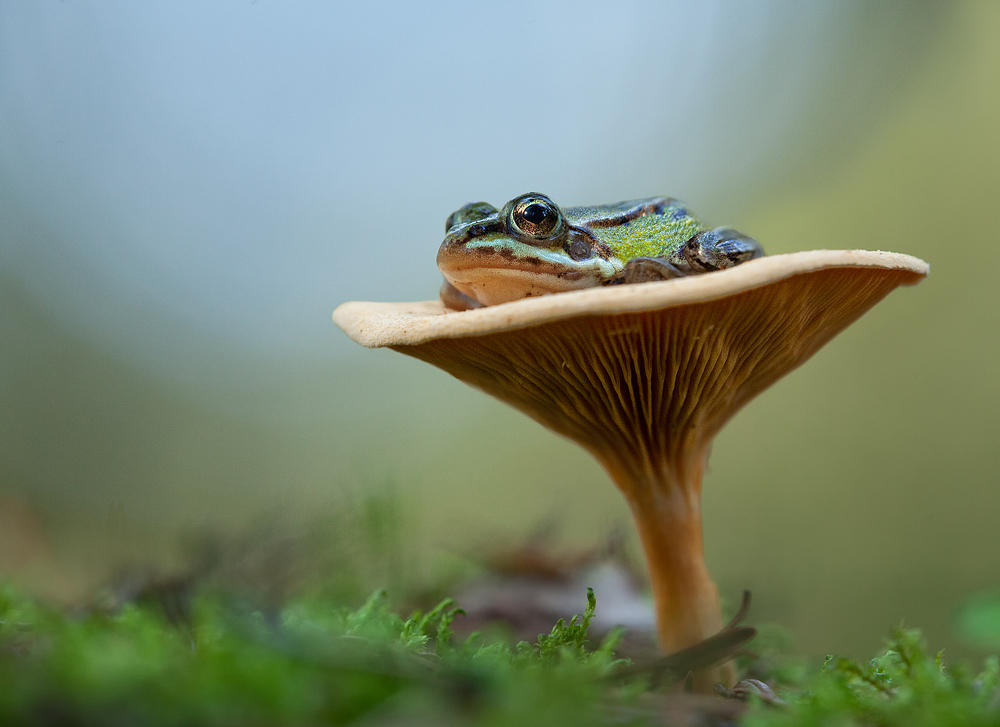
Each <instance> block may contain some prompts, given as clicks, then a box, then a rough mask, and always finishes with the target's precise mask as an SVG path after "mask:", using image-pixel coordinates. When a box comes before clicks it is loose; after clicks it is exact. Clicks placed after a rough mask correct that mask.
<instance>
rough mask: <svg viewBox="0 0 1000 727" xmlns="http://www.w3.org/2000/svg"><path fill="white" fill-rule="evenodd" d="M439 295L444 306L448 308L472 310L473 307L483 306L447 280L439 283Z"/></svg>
mask: <svg viewBox="0 0 1000 727" xmlns="http://www.w3.org/2000/svg"><path fill="white" fill-rule="evenodd" d="M440 295H441V302H442V303H444V306H445V308H450V309H451V310H456V311H460V310H472V309H473V308H482V307H483V304H482V303H480V302H479V301H478V300H476V299H475V298H473V297H472V296H469V295H466V294H465V293H463V292H462V291H461V290H459V289H458V288H456V287H455V286H454V285H452V284H451V283H449V282H448V281H447V280H445V281H444V283H442V284H441V293H440Z"/></svg>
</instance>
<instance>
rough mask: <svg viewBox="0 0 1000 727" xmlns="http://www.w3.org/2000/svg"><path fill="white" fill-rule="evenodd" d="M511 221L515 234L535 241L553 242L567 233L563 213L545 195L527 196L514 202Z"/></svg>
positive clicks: (533, 194)
mask: <svg viewBox="0 0 1000 727" xmlns="http://www.w3.org/2000/svg"><path fill="white" fill-rule="evenodd" d="M509 220H510V226H511V228H512V231H513V232H515V233H517V234H519V235H521V236H522V237H529V238H532V239H535V240H551V239H553V238H556V237H559V236H560V235H562V234H563V233H564V232H565V231H566V222H565V220H564V219H563V215H562V211H561V210H560V209H559V208H558V207H557V206H556V204H555V203H554V202H553V201H552V200H551V199H549V198H548V197H546V196H545V195H544V194H535V193H532V194H525V195H521V196H520V197H518V198H517V199H515V200H512V201H511V203H510V216H509Z"/></svg>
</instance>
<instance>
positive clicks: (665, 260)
mask: <svg viewBox="0 0 1000 727" xmlns="http://www.w3.org/2000/svg"><path fill="white" fill-rule="evenodd" d="M445 231H446V236H445V238H444V242H442V243H441V248H440V249H439V250H438V255H437V263H438V267H439V268H440V269H441V272H442V273H443V274H444V277H445V283H444V286H443V287H442V288H441V299H442V301H444V303H445V305H447V306H448V307H449V308H452V309H455V310H465V309H468V308H479V307H481V306H486V305H496V304H497V303H507V302H509V301H512V300H519V299H521V298H529V297H533V296H537V295H545V294H547V293H558V292H562V291H566V290H574V289H577V288H588V287H593V286H597V285H616V284H619V283H642V282H649V281H653V280H666V279H669V278H677V277H682V276H685V275H693V274H697V273H707V272H711V271H713V270H722V269H724V268H730V267H733V266H734V265H738V264H740V263H742V262H745V261H747V260H751V259H753V258H755V257H760V256H761V255H763V250H762V249H761V246H760V244H759V243H758V242H757V241H756V240H753V239H751V238H749V237H747V236H746V235H744V234H742V233H740V232H737V231H736V230H733V229H729V228H724V227H716V228H714V229H707V228H706V227H705V226H704V225H703V224H702V223H701V222H699V221H698V220H697V219H696V218H695V217H693V216H692V215H691V214H690V213H689V212H688V211H687V208H686V207H685V206H684V204H683V203H682V202H679V201H677V200H675V199H671V198H670V197H652V198H650V199H638V200H630V201H627V202H617V203H615V204H607V205H595V206H592V207H567V208H565V209H560V208H559V207H558V206H557V205H556V204H555V203H554V202H553V201H552V200H551V199H549V198H548V197H546V196H545V195H544V194H538V193H535V192H530V193H528V194H522V195H521V196H519V197H515V198H514V199H512V200H511V201H510V202H508V203H507V204H505V205H504V206H503V207H502V208H501V209H499V210H498V209H496V208H495V207H493V206H492V205H490V204H487V203H486V202H473V203H471V204H467V205H465V206H464V207H462V208H461V209H459V210H456V211H455V212H453V213H452V214H451V215H450V216H449V217H448V221H447V222H446V223H445Z"/></svg>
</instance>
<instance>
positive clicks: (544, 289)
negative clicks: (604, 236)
mask: <svg viewBox="0 0 1000 727" xmlns="http://www.w3.org/2000/svg"><path fill="white" fill-rule="evenodd" d="M554 257H556V253H554V252H553V251H548V250H545V249H538V248H535V249H533V250H532V251H531V252H530V253H529V254H520V255H515V254H514V253H513V252H511V251H510V250H509V249H508V248H505V247H499V248H493V249H489V250H487V249H469V248H468V247H465V246H462V248H460V249H454V248H451V247H449V246H446V245H442V246H441V249H440V250H439V251H438V257H437V263H438V267H439V268H440V269H441V272H442V274H443V275H444V277H445V279H447V280H448V282H449V283H451V284H452V285H453V286H455V287H456V288H457V289H458V290H460V291H461V292H463V293H465V294H466V295H468V296H470V297H472V298H475V299H476V300H477V301H479V302H480V303H482V304H483V305H496V304H498V303H507V302H510V301H512V300H520V299H521V298H530V297H533V296H538V295H546V294H549V293H561V292H563V291H566V290H575V289H577V288H589V287H592V286H595V285H599V284H600V283H601V281H602V280H604V279H606V278H607V277H608V275H609V271H611V272H613V270H611V267H612V266H611V264H610V263H609V262H608V261H606V260H603V259H601V258H594V259H592V260H588V261H586V263H582V264H581V263H579V262H573V261H570V264H567V262H566V260H563V259H562V258H561V257H560V258H557V259H552V258H554ZM605 267H607V268H609V270H604V268H605Z"/></svg>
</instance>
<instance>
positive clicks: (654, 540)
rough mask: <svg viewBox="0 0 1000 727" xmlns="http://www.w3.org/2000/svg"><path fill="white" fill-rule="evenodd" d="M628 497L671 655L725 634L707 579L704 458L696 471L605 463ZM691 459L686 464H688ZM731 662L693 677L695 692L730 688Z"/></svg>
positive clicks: (716, 597) (659, 622) (661, 636)
mask: <svg viewBox="0 0 1000 727" xmlns="http://www.w3.org/2000/svg"><path fill="white" fill-rule="evenodd" d="M602 459H603V461H604V466H605V468H606V469H607V470H608V472H609V474H610V475H611V478H612V479H613V480H614V482H615V484H616V485H617V486H618V488H619V489H620V490H621V491H622V493H623V494H624V495H625V498H626V500H627V501H628V504H629V507H630V509H631V510H632V516H633V517H634V518H635V522H636V526H637V527H638V530H639V538H640V540H641V541H642V546H643V550H644V551H645V554H646V562H647V566H648V569H649V579H650V585H651V587H652V591H653V600H654V603H655V606H656V621H657V630H658V632H659V640H660V645H661V646H662V647H663V650H664V651H665V652H666V653H668V654H673V653H675V652H678V651H680V650H681V649H685V648H687V647H689V646H693V645H695V644H697V643H699V642H701V641H703V640H704V639H706V638H708V637H710V636H712V635H713V634H716V633H718V632H719V630H720V629H722V612H721V610H720V608H719V591H718V589H717V588H716V586H715V583H714V582H713V581H712V578H711V576H709V574H708V568H707V567H706V565H705V554H704V548H703V545H702V524H701V478H702V472H703V463H704V457H700V458H698V459H697V460H696V461H697V462H698V464H697V465H696V466H690V460H688V462H685V463H684V464H688V465H689V466H686V467H678V466H670V465H667V464H664V465H662V466H654V465H647V466H644V467H642V468H641V469H636V467H635V461H634V460H633V461H632V462H630V463H622V462H608V461H607V459H606V458H602ZM685 459H687V458H685ZM735 677H736V672H735V668H734V666H733V664H732V662H728V663H725V664H721V665H718V666H715V667H713V668H710V669H706V670H703V671H701V672H698V673H695V674H693V675H692V684H691V686H692V688H693V689H694V690H695V691H700V692H706V691H711V689H712V687H713V686H714V685H715V684H716V683H717V682H722V683H723V684H730V683H732V682H734V681H735Z"/></svg>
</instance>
